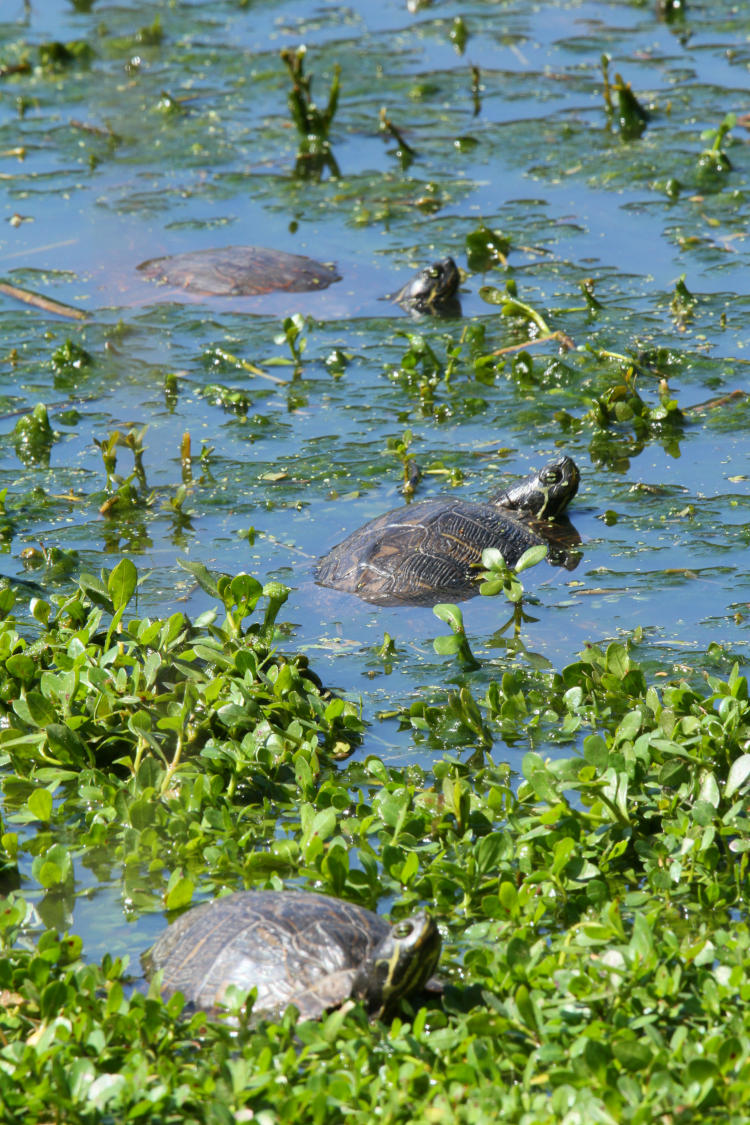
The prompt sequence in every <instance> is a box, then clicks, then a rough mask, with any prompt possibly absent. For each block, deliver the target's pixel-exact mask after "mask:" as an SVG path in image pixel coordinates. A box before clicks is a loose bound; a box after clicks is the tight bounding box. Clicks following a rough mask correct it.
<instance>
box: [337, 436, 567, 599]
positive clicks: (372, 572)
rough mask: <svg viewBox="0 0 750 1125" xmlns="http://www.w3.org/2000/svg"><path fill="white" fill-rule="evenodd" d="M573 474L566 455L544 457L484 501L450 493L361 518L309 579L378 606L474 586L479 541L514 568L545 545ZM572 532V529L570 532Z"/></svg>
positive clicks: (465, 591)
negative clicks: (539, 466) (542, 463)
mask: <svg viewBox="0 0 750 1125" xmlns="http://www.w3.org/2000/svg"><path fill="white" fill-rule="evenodd" d="M578 482H579V472H578V467H577V465H576V464H575V462H574V461H573V460H572V459H571V458H570V457H559V458H557V459H556V460H554V461H550V462H548V464H546V465H545V466H544V467H543V468H542V469H540V470H539V472H538V473H530V474H529V476H527V477H524V478H523V480H521V481H519V482H518V483H517V484H515V485H513V486H511V487H510V488H507V489H503V490H502V491H501V492H499V493H498V494H497V495H496V496H494V497H493V498H492V499H491V501H490V502H489V503H486V504H478V503H472V502H470V501H468V500H461V499H458V498H450V497H436V498H435V499H433V500H421V501H419V502H417V503H413V504H407V505H406V506H405V507H403V508H395V509H394V510H393V511H391V512H386V513H385V514H384V515H382V516H378V517H377V518H376V519H374V520H371V521H370V522H369V523H366V524H365V525H364V526H363V527H360V528H359V529H358V530H357V531H354V532H353V533H352V534H351V535H350V536H349V537H348V538H347V539H344V540H343V542H341V543H339V544H338V546H336V547H334V548H333V550H332V551H330V552H329V554H327V555H326V556H325V558H323V559H321V560H320V562H319V563H318V566H317V568H316V573H315V578H316V581H317V582H318V584H319V585H321V586H332V587H333V588H334V589H336V590H344V591H346V592H347V593H350V594H356V595H357V596H358V597H360V598H362V599H363V600H364V601H367V602H374V603H376V604H378V605H399V604H410V605H434V604H435V603H436V602H439V601H442V600H443V599H445V598H452V599H460V598H466V597H470V596H471V595H472V594H473V593H475V592H476V590H477V586H476V577H477V573H478V568H479V566H480V564H481V560H482V551H483V550H484V549H485V548H486V547H496V548H497V549H498V550H499V551H500V552H501V554H502V556H503V558H504V560H505V562H506V563H507V565H508V566H511V567H512V566H515V564H516V563H517V562H518V560H519V559H520V557H521V555H522V554H523V553H524V552H525V551H527V550H528V549H529V547H533V546H536V545H537V544H542V543H546V544H547V545H548V546H549V547H550V557H551V559H552V560H554V561H562V562H563V563H564V562H565V559H564V558H561V557H560V555H559V552H554V551H553V550H552V541H553V538H554V531H553V527H554V525H550V524H549V523H546V522H545V521H546V520H549V519H551V518H552V517H554V516H557V515H558V514H559V513H560V512H562V511H563V509H564V508H565V507H566V506H567V504H568V503H569V502H570V500H571V499H572V498H573V497H574V496H575V494H576V492H577V491H578ZM574 534H575V533H574Z"/></svg>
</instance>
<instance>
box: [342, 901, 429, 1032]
mask: <svg viewBox="0 0 750 1125" xmlns="http://www.w3.org/2000/svg"><path fill="white" fill-rule="evenodd" d="M439 957H440V932H439V930H438V928H437V924H436V922H435V920H434V918H431V917H430V915H429V914H427V913H426V912H425V911H424V910H422V911H420V912H419V913H418V914H412V916H411V917H410V918H404V919H403V920H402V921H400V922H395V923H394V924H393V925H392V926H391V929H390V932H389V933H387V934H386V936H385V937H384V938H383V939H382V940H381V941H380V942H379V943H378V944H377V945H376V946H375V948H374V949H373V951H372V953H371V954H370V955H369V957H367V958H366V959H365V960H364V961H363V962H362V964H361V965H360V967H359V969H358V970H357V975H356V976H355V978H354V982H353V984H352V996H354V997H356V998H357V999H359V1000H362V1001H363V1003H364V1004H365V1007H366V1008H367V1010H368V1011H369V1012H370V1014H371V1015H372V1016H374V1017H380V1016H383V1015H388V1014H390V1012H391V1011H392V1010H393V1008H394V1007H395V1005H396V1004H397V1003H398V1001H399V1000H400V999H401V998H402V997H403V996H407V995H408V994H409V993H410V992H419V990H420V989H421V988H424V986H425V984H426V983H427V981H428V979H429V978H430V976H431V975H432V973H433V970H434V969H435V966H436V965H437V963H438V958H439Z"/></svg>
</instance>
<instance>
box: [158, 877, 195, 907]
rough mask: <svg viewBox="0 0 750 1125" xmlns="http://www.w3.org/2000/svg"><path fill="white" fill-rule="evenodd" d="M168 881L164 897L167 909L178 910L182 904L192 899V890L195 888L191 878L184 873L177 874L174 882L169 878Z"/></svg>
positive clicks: (186, 903)
mask: <svg viewBox="0 0 750 1125" xmlns="http://www.w3.org/2000/svg"><path fill="white" fill-rule="evenodd" d="M169 883H170V885H169V889H168V891H167V894H166V896H165V899H164V904H165V906H166V908H167V910H179V909H180V908H181V907H183V906H188V905H189V903H190V902H191V901H192V898H193V891H194V890H195V887H194V886H193V883H192V880H190V879H188V878H186V877H185V876H184V875H178V877H177V878H176V879H175V880H174V882H172V879H170V881H169Z"/></svg>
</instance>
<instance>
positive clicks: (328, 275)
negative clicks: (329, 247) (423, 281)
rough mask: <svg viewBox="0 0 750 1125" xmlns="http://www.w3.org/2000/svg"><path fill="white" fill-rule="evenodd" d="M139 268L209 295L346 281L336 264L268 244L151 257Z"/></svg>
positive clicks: (255, 292)
mask: <svg viewBox="0 0 750 1125" xmlns="http://www.w3.org/2000/svg"><path fill="white" fill-rule="evenodd" d="M138 269H139V270H140V271H141V272H142V273H143V274H144V275H145V276H146V277H147V278H148V279H149V280H151V281H158V282H161V283H162V284H166V285H174V286H176V287H177V288H179V289H184V290H187V292H189V293H200V294H202V295H204V296H209V297H254V296H259V295H260V294H262V293H272V292H274V291H275V290H282V289H283V290H288V291H290V292H294V293H306V292H309V291H311V290H313V289H326V288H327V287H328V286H329V285H332V284H333V282H334V281H340V280H341V277H340V275H339V274H338V273H337V272H336V270H335V269H334V268H333V267H332V266H326V265H323V263H322V262H316V261H315V260H314V259H313V258H307V257H305V256H304V255H302V254H287V253H285V252H284V251H283V250H265V249H264V248H263V247H262V246H226V247H224V248H223V249H221V250H195V251H191V252H188V253H186V254H174V255H172V256H171V257H167V258H150V259H149V261H147V262H141V264H140V265H139V266H138Z"/></svg>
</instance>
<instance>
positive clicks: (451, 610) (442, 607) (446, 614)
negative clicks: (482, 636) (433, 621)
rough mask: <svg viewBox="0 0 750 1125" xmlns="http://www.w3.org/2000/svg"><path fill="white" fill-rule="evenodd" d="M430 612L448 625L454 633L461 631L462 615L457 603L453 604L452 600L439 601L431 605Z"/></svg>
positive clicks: (462, 624)
mask: <svg viewBox="0 0 750 1125" xmlns="http://www.w3.org/2000/svg"><path fill="white" fill-rule="evenodd" d="M432 612H433V613H434V614H435V616H436V617H439V618H440V620H441V621H444V622H445V623H446V625H450V627H451V629H452V630H453V632H454V633H462V632H463V629H464V617H463V614H462V613H461V610H460V609H459V608H458V606H457V605H453V603H452V602H440V603H438V605H436V606H433V607H432Z"/></svg>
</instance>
